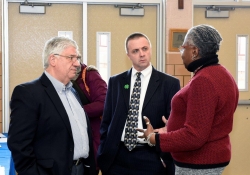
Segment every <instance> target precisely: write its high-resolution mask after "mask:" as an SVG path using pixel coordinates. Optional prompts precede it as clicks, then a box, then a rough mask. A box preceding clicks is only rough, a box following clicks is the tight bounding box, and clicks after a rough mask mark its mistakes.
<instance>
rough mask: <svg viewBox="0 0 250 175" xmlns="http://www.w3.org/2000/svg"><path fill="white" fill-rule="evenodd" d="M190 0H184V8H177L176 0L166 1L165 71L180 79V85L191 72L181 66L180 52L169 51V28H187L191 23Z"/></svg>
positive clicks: (191, 8) (185, 81)
mask: <svg viewBox="0 0 250 175" xmlns="http://www.w3.org/2000/svg"><path fill="white" fill-rule="evenodd" d="M192 14H193V4H192V1H185V0H184V9H178V1H177V0H168V1H167V3H166V62H165V63H166V65H165V72H166V73H168V74H170V75H174V76H175V77H177V78H178V79H179V80H180V84H181V87H183V86H184V85H186V84H187V83H188V81H189V80H190V78H191V73H190V72H188V71H187V70H186V69H185V67H184V66H183V63H182V59H181V56H180V53H179V52H178V51H177V52H173V51H169V39H170V37H169V33H170V32H169V31H170V29H189V28H191V27H192V24H193V20H192V18H193V16H192Z"/></svg>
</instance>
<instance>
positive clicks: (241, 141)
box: [194, 8, 250, 175]
mask: <svg viewBox="0 0 250 175" xmlns="http://www.w3.org/2000/svg"><path fill="white" fill-rule="evenodd" d="M249 14H250V8H242V9H240V8H236V10H235V11H230V17H229V18H205V8H195V9H194V25H198V24H209V25H212V26H214V27H215V28H216V29H217V30H218V31H219V32H220V33H221V35H222V38H223V42H222V45H221V48H220V51H219V53H218V55H219V60H220V63H221V64H222V65H224V66H225V67H226V68H227V69H228V70H229V71H230V72H231V74H232V75H233V76H234V77H236V35H237V34H247V35H250V26H249V25H248V24H247V23H248V21H250V15H249ZM248 49H250V48H248ZM249 56H250V55H249ZM248 69H249V70H250V65H249V68H248ZM248 78H249V79H248V82H250V76H248ZM249 97H250V92H249V91H248V92H240V99H249ZM249 107H250V106H249V105H243V106H238V107H237V110H236V112H235V115H234V126H233V131H232V133H231V135H230V136H231V142H232V160H231V162H230V164H229V166H228V167H226V170H225V172H224V173H223V175H248V174H250V161H249V157H250V151H249V148H250V134H249V133H250V110H249Z"/></svg>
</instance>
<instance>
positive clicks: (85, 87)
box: [72, 63, 107, 174]
mask: <svg viewBox="0 0 250 175" xmlns="http://www.w3.org/2000/svg"><path fill="white" fill-rule="evenodd" d="M72 83H73V87H74V88H75V90H76V91H77V92H78V94H79V96H80V99H81V102H82V105H83V108H84V110H85V112H86V113H87V116H88V118H89V121H90V125H91V129H92V135H93V146H94V155H95V157H96V154H97V149H98V146H99V144H100V124H101V118H102V114H103V108H104V101H105V97H106V92H107V84H106V82H105V81H104V80H103V79H102V77H101V75H100V74H99V72H98V70H97V69H96V68H95V67H94V66H91V65H90V66H87V65H85V64H83V63H81V67H80V71H79V73H78V75H77V77H76V79H75V80H74V81H72ZM96 163H97V162H96ZM98 173H99V168H98V167H97V173H96V174H98Z"/></svg>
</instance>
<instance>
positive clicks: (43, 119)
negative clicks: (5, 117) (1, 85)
mask: <svg viewBox="0 0 250 175" xmlns="http://www.w3.org/2000/svg"><path fill="white" fill-rule="evenodd" d="M10 108H11V115H10V118H11V121H10V127H9V132H8V147H9V149H10V151H11V153H12V156H13V160H14V163H15V168H16V171H17V172H18V175H38V174H39V175H65V174H71V167H72V165H73V162H72V161H73V154H74V140H73V136H72V131H71V126H70V122H69V118H68V115H67V112H66V110H65V108H64V106H63V104H62V102H61V99H60V97H59V96H58V94H57V92H56V90H55V88H54V86H53V85H52V83H51V82H50V80H49V79H48V77H47V76H46V75H45V74H43V75H42V76H41V77H40V78H39V79H36V80H34V81H31V82H28V83H25V84H21V85H18V86H17V87H15V89H14V91H13V94H12V97H11V102H10ZM87 122H88V136H89V147H90V152H89V160H88V161H89V163H90V166H91V168H90V174H94V172H95V171H96V170H95V160H94V154H93V145H92V139H91V130H90V125H89V121H88V118H87Z"/></svg>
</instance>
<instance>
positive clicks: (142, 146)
mask: <svg viewBox="0 0 250 175" xmlns="http://www.w3.org/2000/svg"><path fill="white" fill-rule="evenodd" d="M121 144H122V145H124V146H125V144H124V142H121ZM146 147H148V148H149V146H148V144H147V143H136V147H135V148H146Z"/></svg>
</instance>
